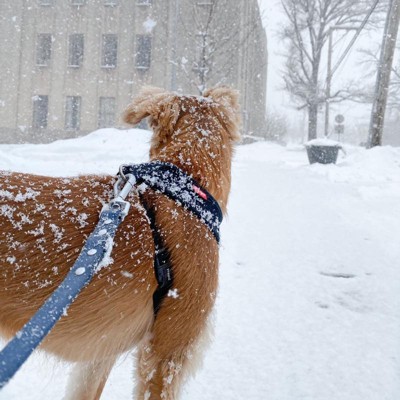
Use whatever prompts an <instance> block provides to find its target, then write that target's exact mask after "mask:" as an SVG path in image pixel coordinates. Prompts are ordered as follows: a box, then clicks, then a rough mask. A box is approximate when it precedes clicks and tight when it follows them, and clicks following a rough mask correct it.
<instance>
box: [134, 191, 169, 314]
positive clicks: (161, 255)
mask: <svg viewBox="0 0 400 400" xmlns="http://www.w3.org/2000/svg"><path fill="white" fill-rule="evenodd" d="M140 199H141V202H142V204H143V206H144V208H145V209H146V213H147V217H148V218H149V221H150V228H151V231H152V234H153V241H154V274H155V276H156V279H157V283H158V286H157V289H156V291H155V292H154V293H153V310H154V316H157V313H158V311H159V309H160V307H161V303H162V301H163V299H164V298H165V296H166V295H167V294H168V292H169V290H170V289H171V288H172V285H173V283H174V274H173V270H172V263H171V255H170V253H169V251H168V249H167V248H166V246H165V244H164V241H163V239H162V236H161V232H160V229H159V228H158V226H157V224H156V218H155V210H154V207H152V206H150V205H149V204H148V203H147V202H146V200H145V199H144V198H143V196H142V195H141V196H140Z"/></svg>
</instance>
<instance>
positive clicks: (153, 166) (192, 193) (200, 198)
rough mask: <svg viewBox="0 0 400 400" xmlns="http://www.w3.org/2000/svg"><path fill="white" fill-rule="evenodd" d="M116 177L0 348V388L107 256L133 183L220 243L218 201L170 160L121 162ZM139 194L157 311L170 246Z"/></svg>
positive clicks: (169, 277) (169, 280)
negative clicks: (79, 241)
mask: <svg viewBox="0 0 400 400" xmlns="http://www.w3.org/2000/svg"><path fill="white" fill-rule="evenodd" d="M120 181H123V183H124V186H123V188H122V189H121V190H117V191H116V195H115V198H114V199H113V200H112V201H111V202H110V203H109V204H108V205H107V206H105V207H104V208H103V210H102V211H101V213H100V217H99V222H98V224H97V226H96V227H95V229H94V231H93V233H92V234H91V235H90V236H89V237H88V239H87V240H86V243H85V245H84V247H83V249H82V251H81V253H80V254H79V256H78V258H77V260H76V262H75V264H74V265H73V266H72V268H71V270H70V271H69V272H68V274H67V276H66V277H65V278H64V280H63V281H62V283H61V284H60V286H59V287H58V288H57V289H56V290H55V291H54V292H53V293H52V294H51V296H50V297H49V298H48V299H47V300H46V301H45V302H44V304H43V305H42V306H41V308H40V309H39V310H38V311H37V312H36V313H35V314H34V315H33V316H32V318H31V319H30V320H29V321H28V322H27V323H26V324H25V325H24V327H23V328H22V329H21V330H20V331H19V332H18V333H17V335H16V336H15V337H14V338H13V339H12V340H11V341H10V342H9V343H8V344H7V345H6V347H5V348H4V349H3V350H2V351H1V352H0V389H1V388H2V387H4V386H5V385H6V384H7V382H8V381H9V380H10V379H11V378H12V377H13V376H14V374H15V373H16V372H17V371H18V369H19V368H20V367H21V366H22V364H23V363H24V362H25V361H26V360H27V358H28V357H29V356H30V355H31V353H32V352H33V351H34V350H35V349H36V348H37V347H38V346H39V344H40V343H41V342H42V341H43V339H44V338H45V337H46V336H47V335H48V334H49V332H50V331H51V329H52V328H53V327H54V325H55V324H56V322H57V321H58V320H59V319H60V318H61V317H62V315H63V314H65V313H66V311H67V309H68V307H69V306H70V305H71V303H72V302H73V301H74V300H75V299H76V297H77V296H78V294H79V293H80V291H81V290H82V289H83V288H84V287H85V286H86V285H88V284H89V282H90V281H91V279H92V278H93V276H94V275H95V274H96V272H97V271H98V269H99V268H101V266H102V265H103V263H104V262H105V260H106V259H107V258H108V256H109V255H110V253H111V251H112V243H113V238H114V236H115V234H116V231H117V228H118V227H119V225H120V224H121V222H122V221H123V219H124V218H125V216H126V215H127V213H128V210H129V203H128V202H127V201H125V197H126V196H127V194H128V193H129V191H130V190H131V189H132V188H133V187H137V186H139V185H142V184H145V185H146V186H148V187H150V188H151V189H153V190H155V191H157V192H159V193H162V194H165V195H166V196H168V197H169V198H171V199H173V200H174V201H175V202H176V203H177V204H179V205H181V206H182V207H184V208H185V209H187V210H188V211H190V212H192V213H193V214H194V215H195V216H196V217H197V218H198V219H199V220H200V221H202V222H203V223H204V224H205V225H206V226H207V227H208V228H209V230H210V233H212V235H213V236H214V238H215V239H216V240H217V242H218V243H219V226H220V224H221V222H222V212H221V209H220V207H219V205H218V203H217V201H216V200H215V199H214V198H213V197H212V196H211V194H210V193H208V192H207V191H206V190H205V189H204V188H202V187H201V186H200V185H198V183H197V182H196V181H195V180H194V179H193V178H191V177H190V176H188V175H186V174H185V173H184V172H183V171H182V170H180V169H179V168H178V167H176V166H175V165H173V164H170V163H163V162H159V161H155V162H151V163H145V164H139V165H124V166H122V167H121V168H120V179H119V180H118V182H117V185H116V187H118V184H119V183H120ZM141 198H142V201H143V205H144V207H145V209H146V212H147V214H148V217H149V221H150V226H151V230H152V232H153V238H154V244H155V255H154V270H155V275H156V279H157V283H158V288H157V290H156V291H155V293H154V295H153V305H154V314H155V315H156V314H157V312H158V310H159V308H160V305H161V302H162V300H163V298H164V297H165V295H166V294H167V293H168V291H169V289H170V288H171V287H172V285H173V271H172V266H171V260H170V255H169V251H168V249H167V248H166V247H165V245H164V243H163V240H162V235H161V232H160V228H159V227H158V226H157V224H156V218H155V209H154V207H153V205H151V204H147V202H146V201H145V199H144V197H143V196H141Z"/></svg>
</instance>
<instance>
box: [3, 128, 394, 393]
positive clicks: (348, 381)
mask: <svg viewBox="0 0 400 400" xmlns="http://www.w3.org/2000/svg"><path fill="white" fill-rule="evenodd" d="M148 140H149V133H148V132H146V131H139V130H136V131H135V130H132V131H115V130H102V131H97V132H94V133H92V134H91V135H89V136H87V137H84V138H80V139H73V140H65V141H59V142H55V143H52V144H48V145H2V146H0V169H8V170H15V171H25V172H28V171H29V172H33V173H38V174H47V175H73V174H79V173H88V172H108V173H115V172H116V171H117V170H118V166H119V164H121V163H127V162H141V161H145V160H146V159H147V150H148V144H147V142H148ZM346 150H347V156H346V157H344V156H343V155H341V157H340V159H339V161H338V164H337V165H311V166H310V165H309V164H308V161H307V157H306V154H305V150H304V149H303V148H301V147H287V148H284V147H280V146H277V145H273V144H270V143H264V142H262V143H255V144H252V145H247V146H241V147H239V148H238V151H237V155H236V158H235V162H234V166H233V186H232V195H231V198H230V204H229V216H228V217H227V218H226V219H225V221H224V223H223V228H222V248H221V279H220V291H219V297H218V301H217V310H216V318H215V327H216V328H215V338H214V341H213V343H212V345H211V347H210V349H209V351H208V352H207V354H206V357H205V362H204V367H203V369H202V370H201V371H200V372H199V373H198V374H197V375H196V377H195V378H194V379H192V380H191V381H190V382H189V384H188V385H187V386H186V387H185V391H184V394H183V399H185V400H200V399H201V400H215V399H224V400H236V399H237V400H239V399H240V400H243V399H246V400H398V399H399V398H400V223H399V222H400V149H398V148H391V147H384V148H376V149H372V150H368V151H367V150H364V149H361V148H355V147H347V148H346ZM67 373H68V366H67V365H65V364H63V363H61V362H56V361H54V359H52V358H50V357H48V356H45V355H43V354H38V355H35V356H34V357H32V358H31V359H30V360H29V361H28V362H27V363H26V364H25V365H24V367H23V368H22V370H21V371H20V372H18V374H17V375H16V377H15V378H14V379H13V381H12V382H11V383H10V384H9V385H8V386H7V387H6V388H5V389H4V390H3V391H2V392H0V399H1V400H33V399H41V400H50V399H51V400H53V399H61V398H62V393H63V391H64V386H65V383H66V376H67ZM133 384H134V379H133V361H132V356H131V355H129V354H128V355H125V356H124V357H123V358H122V359H121V360H120V361H119V362H118V365H117V366H116V367H115V368H114V370H113V372H112V375H111V378H110V380H109V381H108V383H107V386H106V389H105V392H104V394H103V397H102V399H105V400H117V399H118V400H124V399H131V397H132V395H131V393H132V390H133Z"/></svg>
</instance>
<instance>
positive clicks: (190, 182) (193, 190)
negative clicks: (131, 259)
mask: <svg viewBox="0 0 400 400" xmlns="http://www.w3.org/2000/svg"><path fill="white" fill-rule="evenodd" d="M120 174H121V175H123V176H125V175H129V174H132V175H133V176H135V177H137V181H136V185H141V184H143V183H144V184H145V185H146V186H149V187H150V188H151V189H153V190H156V191H158V192H160V193H162V194H164V195H166V196H168V197H169V198H171V199H172V200H174V201H175V202H176V203H177V204H180V205H181V206H183V207H184V208H185V209H187V210H189V211H190V212H192V213H193V214H194V215H195V216H196V217H197V218H198V219H199V220H200V221H202V222H203V223H204V224H206V225H207V226H208V228H209V229H210V231H211V233H212V234H213V235H214V237H215V239H216V241H217V242H218V243H219V238H220V237H219V226H220V224H221V222H222V212H221V208H220V207H219V204H218V203H217V201H216V200H215V199H214V198H213V197H212V196H211V194H210V193H209V192H208V191H207V190H205V189H204V188H202V187H201V186H200V185H199V184H198V183H197V182H196V181H195V180H194V179H193V178H191V177H190V176H188V175H186V174H185V173H184V172H183V171H182V170H181V169H180V168H178V167H177V166H175V165H174V164H171V163H165V162H160V161H154V162H151V163H146V164H138V165H123V166H122V167H121V169H120ZM141 200H142V203H143V206H144V207H145V209H146V212H147V216H148V218H149V220H150V227H151V230H152V233H153V240H154V246H155V252H154V272H155V276H156V279H157V283H158V287H157V290H156V291H155V292H154V294H153V308H154V315H157V312H158V310H159V309H160V306H161V302H162V300H163V299H164V297H165V296H166V295H167V293H168V292H169V290H170V289H171V288H172V286H173V279H174V275H173V270H172V265H171V257H170V253H169V251H168V249H167V248H166V246H165V244H164V242H163V239H162V235H161V232H160V229H159V227H158V226H157V224H156V219H155V209H154V207H153V206H151V205H150V204H148V203H147V202H146V200H145V199H144V197H143V196H141Z"/></svg>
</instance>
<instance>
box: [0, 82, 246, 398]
mask: <svg viewBox="0 0 400 400" xmlns="http://www.w3.org/2000/svg"><path fill="white" fill-rule="evenodd" d="M238 115H239V112H238V103H237V93H236V92H235V91H233V90H231V89H228V88H225V87H221V88H216V89H212V90H209V91H208V92H206V93H205V97H201V98H199V97H194V96H179V95H176V94H173V93H169V92H165V91H163V90H162V89H157V88H145V89H144V90H143V91H142V92H141V94H139V96H138V97H137V98H136V99H135V100H134V101H133V103H132V104H131V105H130V106H129V107H128V108H127V110H126V111H125V114H124V119H125V121H126V122H128V123H130V124H136V123H138V122H139V121H140V120H141V119H143V118H145V117H150V124H151V126H152V128H153V130H154V134H153V137H152V142H151V148H150V158H151V159H152V160H161V161H168V162H172V163H174V164H175V165H177V166H178V167H180V168H182V169H183V170H184V171H186V172H187V173H188V174H191V175H193V177H194V178H195V179H196V180H197V181H198V182H199V183H200V184H201V185H202V186H204V187H205V188H206V189H207V190H208V191H209V192H210V193H211V194H212V195H213V196H214V197H215V198H216V200H217V201H218V202H219V204H220V206H221V208H222V209H223V211H224V212H225V211H226V206H227V200H228V194H229V190H230V181H231V178H230V177H231V158H232V153H233V145H234V141H236V140H237V139H238V138H239V136H238V132H237V130H238V123H239V117H238ZM113 183H114V178H113V177H111V176H80V177H75V178H68V179H66V178H49V177H43V176H34V175H29V174H19V173H9V172H2V173H1V172H0V232H1V239H0V333H1V334H2V335H3V336H5V337H7V338H9V337H11V336H12V335H14V334H15V333H16V332H17V331H18V330H19V329H20V328H21V327H22V326H23V325H24V324H25V323H26V322H27V321H28V319H29V318H30V317H31V316H32V314H33V313H34V312H35V311H36V310H37V309H38V308H39V307H40V306H41V304H42V303H43V302H44V300H45V299H46V298H47V297H48V296H49V295H50V293H52V291H53V290H54V289H55V288H56V287H57V285H58V284H59V283H60V282H61V281H62V279H63V278H64V277H65V275H66V274H67V272H68V270H69V269H70V268H71V266H72V265H73V263H74V261H75V259H76V257H77V255H78V254H79V251H80V249H81V248H82V246H83V244H84V241H85V239H86V238H87V236H88V235H89V234H90V232H91V231H92V230H93V229H94V226H95V224H96V221H97V219H98V214H99V212H100V210H101V207H102V204H104V203H106V202H108V201H109V200H110V198H111V197H112V187H113ZM145 197H146V201H147V202H149V203H150V204H152V205H154V206H155V207H156V210H157V211H156V222H157V225H158V226H159V227H160V228H161V230H162V234H163V238H164V240H165V243H166V245H167V247H168V249H169V251H170V253H171V259H172V265H173V271H174V289H176V290H177V295H178V297H177V298H174V297H173V296H171V297H166V298H165V299H164V301H163V303H162V305H161V309H160V311H159V312H158V314H157V318H156V319H154V315H153V304H152V295H153V293H154V291H155V289H156V286H157V283H156V280H155V277H154V271H153V254H154V243H153V239H152V234H151V230H150V227H149V224H148V222H147V219H146V216H145V213H144V210H143V207H142V205H141V204H140V200H139V198H138V196H137V195H136V194H135V193H134V192H132V193H131V194H130V195H129V197H128V199H129V201H130V203H131V205H132V206H131V210H130V212H129V214H128V216H127V217H126V219H125V220H124V222H123V224H122V225H121V227H120V229H119V230H118V232H117V235H116V238H115V245H114V249H113V252H112V257H113V263H112V264H111V265H109V266H108V267H105V268H104V269H102V270H101V271H100V272H99V273H98V274H97V275H96V276H95V278H94V279H93V281H92V282H91V283H90V285H89V286H88V287H86V288H85V289H84V290H83V291H82V292H81V294H80V295H79V297H78V298H77V300H76V301H75V302H74V303H73V304H72V306H71V307H70V308H69V310H68V315H66V316H65V317H63V318H62V319H61V320H60V321H59V322H58V323H57V324H56V326H55V328H54V329H53V331H52V332H51V333H50V335H49V336H48V337H47V338H46V339H45V341H44V342H43V344H42V346H41V347H42V348H43V349H45V350H47V351H49V352H51V353H54V354H56V355H57V356H59V357H61V358H63V359H65V360H69V361H74V362H76V363H77V366H76V368H75V371H74V372H73V373H72V375H71V377H70V384H69V388H68V394H67V397H66V398H67V399H74V400H83V399H85V400H93V399H99V398H100V396H101V392H102V390H103V387H104V385H105V383H106V380H107V377H108V374H109V372H110V370H111V368H112V366H113V364H114V362H115V359H116V358H117V357H118V355H119V354H121V353H122V352H124V351H127V350H129V349H132V348H133V347H134V346H138V347H139V354H138V385H137V397H136V398H137V399H146V400H149V399H152V400H156V399H157V400H160V399H163V400H165V399H167V400H171V399H176V398H177V397H178V393H179V390H180V388H181V383H182V381H183V380H184V378H185V376H187V373H188V371H190V370H191V369H193V368H194V366H195V356H196V354H197V353H201V350H199V349H201V348H202V347H203V346H202V343H203V342H204V338H205V337H206V336H205V335H206V333H207V325H208V320H209V316H210V313H211V310H212V308H213V305H214V301H215V296H216V291H217V286H218V245H217V243H216V241H215V239H214V238H213V236H212V234H211V233H210V232H209V230H208V228H207V227H206V226H205V225H203V224H202V223H201V222H200V221H199V220H198V219H197V218H196V217H194V216H193V215H192V214H190V213H189V212H187V211H185V210H184V209H183V208H181V207H180V206H178V205H176V204H175V203H174V202H173V201H172V200H170V199H168V198H166V197H165V196H163V195H160V194H156V193H154V192H152V191H150V190H148V191H146V193H145Z"/></svg>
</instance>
